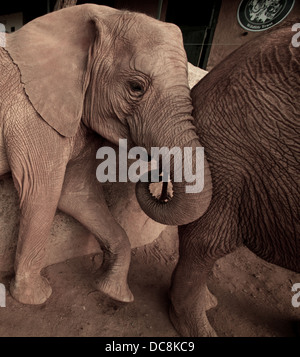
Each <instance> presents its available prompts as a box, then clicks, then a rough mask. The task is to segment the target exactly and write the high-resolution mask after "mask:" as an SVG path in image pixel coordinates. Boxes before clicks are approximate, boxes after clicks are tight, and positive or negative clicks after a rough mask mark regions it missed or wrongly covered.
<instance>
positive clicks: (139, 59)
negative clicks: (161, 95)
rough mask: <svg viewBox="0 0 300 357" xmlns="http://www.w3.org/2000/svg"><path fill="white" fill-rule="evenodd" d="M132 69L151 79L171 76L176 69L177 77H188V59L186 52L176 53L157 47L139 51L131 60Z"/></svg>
mask: <svg viewBox="0 0 300 357" xmlns="http://www.w3.org/2000/svg"><path fill="white" fill-rule="evenodd" d="M130 68H132V69H134V70H136V71H139V72H142V73H144V74H146V75H149V76H150V77H158V76H161V75H163V74H168V72H170V74H171V73H172V72H174V70H175V68H176V73H177V75H180V74H183V75H184V76H187V59H186V55H185V52H181V53H180V52H177V53H174V52H172V51H168V48H165V47H164V46H156V47H152V48H149V49H147V50H146V49H145V50H143V51H137V53H136V56H133V57H132V58H131V60H130Z"/></svg>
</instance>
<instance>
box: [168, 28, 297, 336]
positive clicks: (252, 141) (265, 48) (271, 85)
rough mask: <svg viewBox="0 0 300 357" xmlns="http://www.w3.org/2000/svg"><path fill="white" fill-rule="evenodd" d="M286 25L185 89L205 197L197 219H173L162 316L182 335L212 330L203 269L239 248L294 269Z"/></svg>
mask: <svg viewBox="0 0 300 357" xmlns="http://www.w3.org/2000/svg"><path fill="white" fill-rule="evenodd" d="M291 28H292V25H290V26H289V24H288V25H286V26H284V27H281V28H278V29H276V30H274V31H272V32H268V33H266V34H264V35H262V36H259V37H257V38H256V39H254V40H252V41H250V42H248V43H247V44H245V45H244V46H242V47H240V48H239V49H237V50H236V51H235V52H233V53H232V54H231V55H229V57H227V58H226V59H225V60H224V61H222V63H220V64H219V65H217V66H216V67H215V68H214V69H213V70H212V71H211V72H210V73H208V74H207V75H206V76H205V77H204V79H202V80H201V81H200V82H199V83H198V84H197V85H196V86H195V87H194V88H193V89H192V100H193V104H194V112H193V116H194V118H195V125H196V128H197V133H198V136H199V139H200V141H201V143H202V144H203V146H204V148H205V152H206V156H207V160H208V163H209V165H210V170H211V176H212V183H213V195H212V201H211V204H210V206H209V208H208V210H207V211H206V212H205V214H204V215H203V216H202V217H201V218H199V219H198V220H196V221H195V222H192V223H190V224H187V225H182V226H180V227H179V255H180V258H179V262H178V265H177V267H176V269H175V271H174V274H173V277H172V286H171V289H170V298H171V307H170V317H171V320H172V322H173V324H174V326H175V327H176V329H177V330H178V332H179V333H180V334H182V335H185V336H215V335H216V333H215V331H214V329H213V328H212V327H211V325H210V324H209V321H208V319H207V316H206V310H208V309H210V308H212V307H213V306H215V305H216V299H215V297H214V296H213V295H212V294H211V293H210V292H209V290H208V288H207V277H208V274H209V272H210V271H211V269H212V267H213V265H214V263H215V261H216V260H217V259H219V258H221V257H223V256H225V255H226V254H229V253H231V252H233V251H234V250H235V249H236V248H237V247H239V246H241V245H245V246H247V247H248V248H249V249H250V250H251V251H252V252H254V253H255V254H256V255H257V256H259V257H260V258H263V259H265V260H266V261H268V262H271V263H273V264H276V265H279V266H281V267H284V268H287V269H290V270H292V271H295V272H298V273H300V240H299V236H300V235H299V233H300V232H299V200H300V189H299V182H300V177H299V173H300V166H299V162H300V141H299V138H300V122H299V118H300V97H299V93H300V49H299V48H297V47H293V44H292V43H291V40H292V36H293V35H294V33H293V32H291ZM287 294H289V292H288V291H287Z"/></svg>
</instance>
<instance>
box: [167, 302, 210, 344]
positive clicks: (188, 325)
mask: <svg viewBox="0 0 300 357" xmlns="http://www.w3.org/2000/svg"><path fill="white" fill-rule="evenodd" d="M169 317H170V320H171V322H172V324H173V326H174V327H175V329H176V331H177V332H178V333H179V334H180V336H184V337H217V334H216V331H215V330H214V329H213V328H212V327H211V325H210V323H209V321H208V319H207V316H206V313H205V311H203V312H202V313H201V314H200V315H196V316H195V314H194V313H192V312H190V313H187V312H183V313H178V311H175V309H174V307H173V305H171V307H170V309H169Z"/></svg>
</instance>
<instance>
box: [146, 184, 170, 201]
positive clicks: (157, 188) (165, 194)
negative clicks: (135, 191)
mask: <svg viewBox="0 0 300 357" xmlns="http://www.w3.org/2000/svg"><path fill="white" fill-rule="evenodd" d="M149 192H150V193H151V195H152V197H154V198H155V199H156V200H157V201H158V202H159V203H162V204H163V203H168V202H169V201H170V200H172V198H173V185H172V182H171V181H169V182H155V183H153V182H152V183H150V184H149Z"/></svg>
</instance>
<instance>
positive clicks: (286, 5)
mask: <svg viewBox="0 0 300 357" xmlns="http://www.w3.org/2000/svg"><path fill="white" fill-rule="evenodd" d="M294 3H295V0H242V1H241V3H240V5H239V8H238V12H237V19H238V22H239V24H240V26H242V27H243V28H244V29H246V30H248V31H264V30H267V29H269V28H270V27H272V26H275V25H277V24H278V23H279V22H281V21H282V20H283V19H284V18H285V17H286V16H287V15H288V14H289V13H290V11H291V10H292V8H293V6H294Z"/></svg>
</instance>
